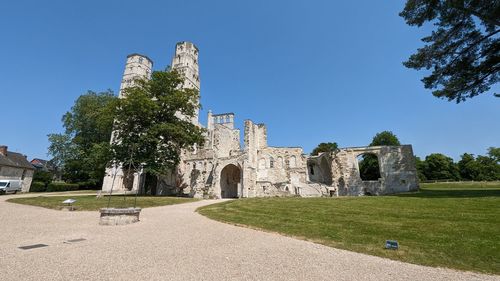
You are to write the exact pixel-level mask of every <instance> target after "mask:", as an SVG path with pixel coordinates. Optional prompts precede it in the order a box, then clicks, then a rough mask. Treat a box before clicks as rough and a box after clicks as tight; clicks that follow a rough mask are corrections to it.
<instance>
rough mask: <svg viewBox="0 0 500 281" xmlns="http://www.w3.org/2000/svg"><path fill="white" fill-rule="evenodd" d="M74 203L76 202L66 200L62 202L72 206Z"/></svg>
mask: <svg viewBox="0 0 500 281" xmlns="http://www.w3.org/2000/svg"><path fill="white" fill-rule="evenodd" d="M75 202H76V200H75V199H66V200H64V201H63V204H73V203H75Z"/></svg>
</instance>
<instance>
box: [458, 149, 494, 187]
mask: <svg viewBox="0 0 500 281" xmlns="http://www.w3.org/2000/svg"><path fill="white" fill-rule="evenodd" d="M458 168H459V170H460V176H461V177H462V179H464V180H475V181H494V180H500V164H499V163H498V161H497V160H496V159H495V158H494V157H492V156H491V155H490V156H489V157H488V156H482V155H479V156H477V157H474V155H472V154H468V153H464V154H463V155H462V156H461V159H460V161H458Z"/></svg>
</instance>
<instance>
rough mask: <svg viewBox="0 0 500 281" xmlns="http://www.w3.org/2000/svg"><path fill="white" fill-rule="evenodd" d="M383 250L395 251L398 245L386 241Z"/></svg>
mask: <svg viewBox="0 0 500 281" xmlns="http://www.w3.org/2000/svg"><path fill="white" fill-rule="evenodd" d="M385 248H386V249H389V250H397V249H398V248H399V243H398V241H396V240H386V241H385Z"/></svg>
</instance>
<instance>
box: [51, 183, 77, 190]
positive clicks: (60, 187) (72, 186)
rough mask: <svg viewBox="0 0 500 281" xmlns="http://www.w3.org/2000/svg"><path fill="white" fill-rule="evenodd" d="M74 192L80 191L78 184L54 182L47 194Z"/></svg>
mask: <svg viewBox="0 0 500 281" xmlns="http://www.w3.org/2000/svg"><path fill="white" fill-rule="evenodd" d="M73 190H78V184H75V183H64V182H63V183H56V182H52V183H50V184H49V186H48V187H47V192H58V191H73Z"/></svg>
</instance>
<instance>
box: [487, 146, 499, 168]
mask: <svg viewBox="0 0 500 281" xmlns="http://www.w3.org/2000/svg"><path fill="white" fill-rule="evenodd" d="M488 156H490V157H491V158H492V159H493V160H495V161H496V162H497V163H499V162H500V147H490V148H488ZM499 164H500V163H499Z"/></svg>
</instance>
